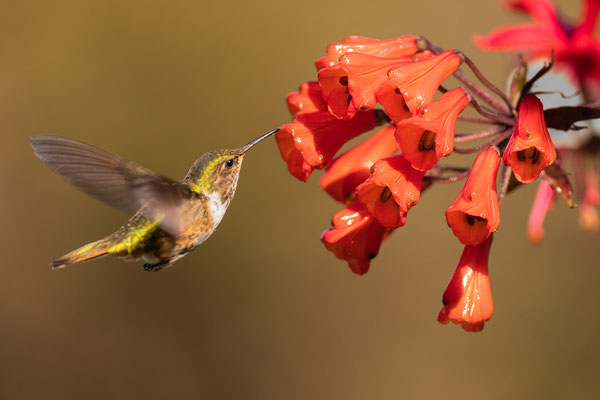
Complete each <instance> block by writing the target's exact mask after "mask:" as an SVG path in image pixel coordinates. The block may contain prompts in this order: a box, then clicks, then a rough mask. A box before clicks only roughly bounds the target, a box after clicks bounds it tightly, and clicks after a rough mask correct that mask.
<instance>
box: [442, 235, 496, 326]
mask: <svg viewBox="0 0 600 400" xmlns="http://www.w3.org/2000/svg"><path fill="white" fill-rule="evenodd" d="M493 237H494V235H490V237H489V238H487V239H486V240H485V241H484V242H483V243H480V244H478V245H475V246H465V249H464V250H463V253H462V256H461V257H460V261H459V262H458V266H457V267H456V270H455V271H454V274H453V275H452V278H451V279H450V282H448V287H447V288H446V291H445V292H444V295H443V297H442V303H443V304H444V307H443V308H442V309H441V311H440V312H439V314H438V321H439V322H440V323H442V324H447V323H448V322H449V321H452V322H454V323H455V324H460V325H461V326H462V328H463V329H464V330H465V331H467V332H479V331H481V330H482V329H483V325H484V323H485V321H487V320H489V319H490V318H491V317H492V314H493V313H494V302H493V301H492V289H491V287H490V278H489V275H488V258H489V255H490V248H491V246H492V240H493Z"/></svg>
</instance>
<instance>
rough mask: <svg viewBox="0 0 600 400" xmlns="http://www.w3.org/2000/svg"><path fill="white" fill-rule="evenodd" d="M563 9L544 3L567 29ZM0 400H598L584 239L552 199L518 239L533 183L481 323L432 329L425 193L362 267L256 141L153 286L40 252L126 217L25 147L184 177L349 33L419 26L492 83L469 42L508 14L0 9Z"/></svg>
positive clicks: (501, 77) (439, 191) (311, 186)
mask: <svg viewBox="0 0 600 400" xmlns="http://www.w3.org/2000/svg"><path fill="white" fill-rule="evenodd" d="M578 3H579V2H577V1H574V0H562V1H559V2H558V4H559V6H560V7H561V8H562V10H563V11H564V13H565V14H566V15H568V16H571V17H573V18H575V17H577V16H578V15H579V4H578ZM0 10H1V11H0V135H1V137H2V144H1V145H0V177H1V180H2V196H1V197H0V215H1V221H2V228H1V229H0V235H1V241H0V243H1V246H2V248H1V249H2V262H1V263H0V398H1V399H35V398H44V399H137V398H143V399H164V398H171V399H366V398H369V399H397V398H411V399H412V398H424V399H425V398H447V399H459V398H475V397H477V398H481V399H506V398H512V399H531V398H542V397H543V398H546V399H574V398H577V399H596V398H598V396H600V388H599V387H598V383H597V378H598V376H599V375H600V374H599V372H600V341H599V340H598V328H599V326H600V313H599V307H598V305H599V304H600V290H598V282H599V280H600V271H599V268H598V267H599V266H600V265H599V264H600V263H599V261H598V260H599V259H600V246H599V245H598V240H599V234H598V233H597V232H596V233H586V232H582V231H580V230H579V228H578V226H577V212H576V211H573V210H569V209H567V208H566V207H565V206H564V205H563V204H558V206H557V207H556V209H555V210H554V211H553V212H552V213H551V214H550V216H549V218H548V220H547V222H546V228H547V238H546V241H545V242H544V243H543V244H542V245H541V246H532V245H530V244H529V243H528V242H527V240H526V235H525V225H526V218H527V215H528V211H529V208H530V204H531V200H532V198H533V194H534V190H535V188H534V187H525V188H523V189H520V190H519V191H517V192H516V193H514V195H511V196H510V197H509V198H507V200H506V201H505V203H504V205H503V209H502V213H503V214H502V226H501V229H500V231H499V232H498V234H497V235H496V238H495V242H494V245H493V248H492V254H491V258H490V275H491V279H492V289H493V293H494V303H495V308H496V311H495V314H494V316H493V318H492V319H491V321H490V322H488V323H487V324H486V326H485V329H484V330H483V331H482V332H481V333H479V334H468V333H466V332H464V331H462V329H460V328H459V327H458V326H454V325H448V326H442V325H440V324H438V323H437V322H436V316H437V313H438V311H439V309H440V307H441V295H442V292H443V290H444V288H445V286H446V283H447V281H448V279H449V278H450V276H451V274H452V272H453V270H454V268H455V266H456V264H457V262H458V258H459V256H460V253H461V251H462V246H461V245H460V244H459V243H458V241H457V240H456V239H455V238H454V237H453V236H452V233H451V231H450V230H449V229H448V227H447V226H446V223H445V221H444V217H443V212H444V210H445V208H446V207H447V205H448V204H450V202H451V201H452V200H453V199H454V197H455V195H456V193H457V191H458V190H459V189H460V186H459V185H454V186H441V185H440V186H438V187H434V188H432V189H431V190H430V191H428V192H427V193H426V195H425V196H424V197H423V198H422V200H421V202H420V204H419V206H418V207H416V208H415V209H413V210H411V215H410V218H409V223H408V225H407V226H405V227H404V228H402V229H400V230H399V231H398V232H396V233H395V234H394V235H392V237H391V238H390V239H389V240H388V241H387V242H386V243H384V245H383V247H382V250H381V253H380V255H379V256H378V257H377V258H376V259H375V260H374V262H373V263H372V266H371V271H370V272H369V273H368V274H366V275H365V276H362V277H359V276H357V275H354V274H352V273H351V272H350V270H349V269H348V268H347V266H346V264H345V263H344V262H343V261H340V260H337V259H336V258H335V257H334V256H333V254H332V253H330V252H328V251H326V250H325V249H324V247H323V246H322V244H321V243H320V241H319V235H320V233H321V231H322V230H324V229H325V228H327V227H328V226H329V220H330V218H331V216H332V215H333V213H335V212H336V211H337V210H339V209H340V208H341V207H340V205H338V204H335V203H334V202H333V201H332V200H331V199H330V198H328V197H327V196H326V194H325V193H324V192H322V191H321V190H320V189H319V188H318V185H317V178H318V175H319V174H318V173H317V174H315V176H313V177H311V180H310V182H309V183H308V184H303V183H301V182H299V181H297V180H295V178H293V177H292V176H291V175H289V174H288V172H287V170H286V167H285V164H284V163H283V161H282V160H281V158H280V156H279V153H278V150H277V148H276V145H275V143H274V141H273V140H270V141H269V142H266V143H261V145H260V146H257V147H256V148H255V149H254V150H252V152H251V153H250V154H249V155H248V156H247V157H246V160H245V163H244V168H243V171H242V174H241V180H240V184H239V186H238V192H237V197H236V199H235V200H234V202H233V203H232V205H231V207H230V211H229V213H228V214H227V215H226V217H225V218H224V220H223V222H222V223H221V225H220V227H219V229H218V230H217V231H216V233H215V234H214V235H213V237H212V238H211V239H210V240H209V241H208V242H206V243H205V244H203V245H202V246H201V247H200V248H198V249H197V250H195V251H194V252H193V253H191V254H189V255H188V256H187V257H185V258H184V259H182V260H181V261H179V262H178V263H177V264H176V265H175V267H174V268H170V269H168V270H165V271H163V272H160V273H145V272H143V271H142V269H141V266H140V264H139V263H124V262H122V261H120V260H117V259H113V258H104V259H102V260H98V261H95V262H93V263H87V264H82V265H78V266H74V267H72V268H69V269H66V270H62V271H51V270H50V268H49V262H50V261H51V260H52V259H54V258H55V257H57V256H59V255H61V254H63V253H65V252H67V251H69V250H71V249H73V248H75V247H78V246H79V245H82V244H84V243H87V242H89V241H92V240H96V239H98V238H99V237H101V236H103V235H105V234H107V233H109V232H112V231H113V230H115V229H116V228H117V227H118V226H120V225H121V224H122V223H123V222H124V221H125V219H126V218H127V217H126V216H124V215H122V214H120V213H118V212H117V211H114V210H112V209H110V208H108V207H106V206H105V205H103V204H100V203H98V202H96V201H95V200H93V199H90V198H88V197H86V196H85V195H84V194H81V193H80V192H78V191H77V190H75V189H73V188H72V187H70V186H68V185H67V184H66V183H65V182H63V181H62V180H61V179H60V178H59V177H58V176H56V175H54V174H53V173H52V172H51V171H50V170H49V169H48V168H47V167H45V166H44V165H43V164H42V163H41V162H39V161H38V160H37V159H36V158H35V157H34V155H33V153H32V152H31V150H30V148H29V146H28V142H27V137H28V136H30V135H34V134H42V133H48V134H57V135H64V136H70V137H74V138H77V139H80V140H83V141H86V142H89V143H92V144H95V145H97V146H99V147H101V148H105V149H108V150H110V151H113V152H115V153H117V154H120V155H122V156H124V157H127V158H129V159H132V160H135V161H138V162H140V163H142V164H143V165H145V166H147V167H149V168H152V169H154V170H156V171H159V172H160V173H163V174H165V175H168V176H172V177H182V176H183V175H185V173H186V171H187V169H188V167H189V166H190V165H191V163H192V162H193V160H194V159H195V158H196V157H197V156H199V155H200V154H201V153H203V152H205V151H207V150H210V149H214V148H223V147H238V146H240V145H242V144H245V143H246V142H248V141H249V140H250V139H252V138H254V137H256V136H257V135H259V134H261V133H263V132H266V131H267V130H269V129H271V128H274V127H276V126H278V125H280V124H282V123H285V122H287V121H289V115H288V113H287V110H286V105H285V102H284V97H285V94H286V93H287V92H290V91H294V90H295V89H296V88H297V86H298V85H299V84H300V83H301V82H302V81H304V80H310V79H314V77H315V71H314V66H313V61H314V60H315V59H316V58H318V57H320V56H321V55H322V54H323V51H324V49H325V46H326V45H327V44H328V43H330V42H333V41H339V40H341V39H343V38H344V37H345V36H347V35H350V34H359V35H363V36H371V37H376V38H391V37H395V36H398V35H401V34H405V33H414V34H422V35H426V36H427V37H428V38H430V39H431V40H432V41H433V42H435V43H437V44H439V45H440V46H443V47H446V48H460V49H462V50H464V51H465V52H467V54H469V55H470V56H471V58H472V59H474V60H475V61H476V62H477V63H478V65H479V66H480V68H481V69H482V70H483V71H485V72H486V74H487V75H488V76H489V77H490V78H491V79H492V80H493V81H494V82H496V83H497V84H498V85H501V86H503V83H504V81H505V79H506V76H507V71H508V68H509V61H508V58H507V57H506V56H505V55H502V54H486V53H482V52H479V51H477V50H476V49H475V48H474V47H473V46H472V44H471V40H472V37H473V34H475V33H486V32H488V31H489V30H491V29H492V28H494V27H497V26H499V25H501V24H506V23H516V22H523V21H526V18H524V17H521V16H516V15H511V14H509V13H507V12H506V11H505V10H503V9H501V8H500V7H499V5H498V3H497V2H496V1H480V0H469V1H466V0H464V1H445V2H442V1H437V0H422V1H418V2H417V1H413V2H408V1H394V2H391V1H386V2H384V1H369V2H365V1H354V0H347V1H344V2H339V1H330V2H323V1H314V0H305V1H302V2H285V1H266V0H264V1H263V0H257V1H252V2H248V1H229V0H220V1H182V0H170V1H162V0H160V1H143V0H128V1H125V2H124V1H112V0H96V1H91V0H72V1H62V0H57V1H21V2H15V1H5V0H2V1H0Z"/></svg>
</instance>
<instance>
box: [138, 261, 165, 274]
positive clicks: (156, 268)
mask: <svg viewBox="0 0 600 400" xmlns="http://www.w3.org/2000/svg"><path fill="white" fill-rule="evenodd" d="M169 264H170V263H169V260H163V261H160V262H157V263H155V264H150V263H146V264H144V271H151V272H157V271H160V270H161V269H163V268H165V267H167V266H168V265H169Z"/></svg>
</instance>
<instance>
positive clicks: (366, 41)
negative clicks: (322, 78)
mask: <svg viewBox="0 0 600 400" xmlns="http://www.w3.org/2000/svg"><path fill="white" fill-rule="evenodd" d="M417 39H418V38H417V37H416V36H413V35H404V36H400V37H397V38H393V39H387V40H379V39H371V38H367V37H362V36H348V37H347V38H346V39H344V40H343V41H342V42H336V43H331V44H330V45H329V46H328V47H327V55H326V56H324V57H321V58H319V59H318V60H317V61H316V62H315V66H316V67H317V70H321V69H322V68H325V67H331V66H333V65H336V64H337V63H338V62H339V59H340V57H341V56H342V55H344V54H346V53H361V54H370V55H373V56H377V57H410V56H412V55H413V54H415V53H416V52H417V51H419V45H418V43H417Z"/></svg>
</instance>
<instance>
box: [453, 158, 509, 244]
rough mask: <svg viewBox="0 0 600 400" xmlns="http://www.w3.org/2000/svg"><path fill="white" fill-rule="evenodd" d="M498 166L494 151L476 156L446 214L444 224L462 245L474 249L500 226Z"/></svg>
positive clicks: (498, 162)
mask: <svg viewBox="0 0 600 400" xmlns="http://www.w3.org/2000/svg"><path fill="white" fill-rule="evenodd" d="M499 165H500V155H499V154H498V149H497V148H495V147H490V148H488V149H487V150H485V151H483V152H481V153H479V155H478V156H477V158H476V159H475V162H474V163H473V166H472V167H471V172H470V173H469V176H468V178H467V181H466V182H465V185H464V186H463V188H462V190H461V192H460V194H459V195H458V197H457V198H456V200H454V202H453V203H452V205H450V207H448V209H447V210H446V222H447V223H448V225H449V226H450V228H452V232H453V233H454V236H456V237H457V238H458V240H459V241H460V242H461V243H462V244H465V245H471V246H474V245H477V244H479V243H481V242H483V241H484V240H486V239H487V238H488V237H489V236H490V235H491V234H492V232H495V231H496V230H497V229H498V227H499V226H500V208H499V205H498V194H497V193H496V175H497V173H498V166H499Z"/></svg>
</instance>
